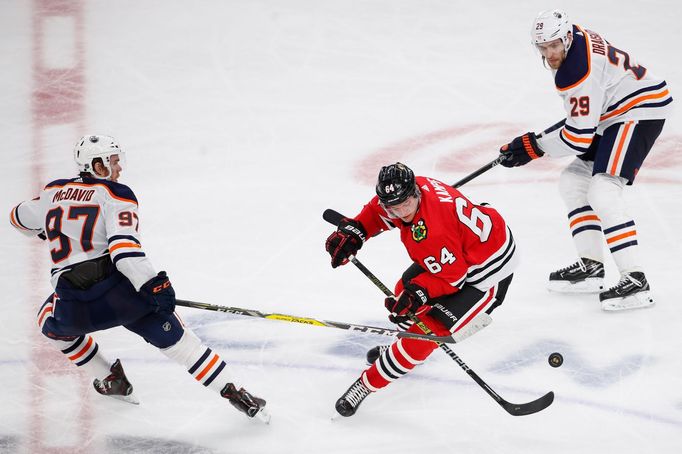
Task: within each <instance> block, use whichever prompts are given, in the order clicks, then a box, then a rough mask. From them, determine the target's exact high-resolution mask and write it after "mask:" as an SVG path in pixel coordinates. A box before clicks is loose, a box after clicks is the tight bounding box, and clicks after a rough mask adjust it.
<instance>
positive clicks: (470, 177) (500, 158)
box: [451, 119, 566, 188]
mask: <svg viewBox="0 0 682 454" xmlns="http://www.w3.org/2000/svg"><path fill="white" fill-rule="evenodd" d="M565 123H566V119H563V120H561V121H559V122H558V123H555V124H553V125H552V126H550V127H549V128H547V129H545V130H544V131H542V132H541V133H540V134H538V135H537V138H538V139H539V138H540V137H542V136H544V135H545V134H549V133H550V132H553V131H556V130H557V129H559V128H560V127H562V126H563V125H564V124H565ZM505 159H506V156H505V155H503V154H500V155H499V156H498V157H496V158H495V159H493V160H492V161H490V162H489V163H487V164H486V165H484V166H483V167H481V168H480V169H478V170H474V171H473V172H471V173H470V174H469V175H467V176H465V177H464V178H462V179H461V180H459V181H458V182H457V183H454V184H452V185H451V186H452V187H453V188H459V187H460V186H463V185H465V184H466V183H468V182H470V181H471V180H473V179H474V178H476V177H477V176H479V175H481V174H483V173H485V172H487V171H488V170H490V169H492V168H493V167H495V166H496V165H498V164H500V163H501V162H502V161H504V160H505Z"/></svg>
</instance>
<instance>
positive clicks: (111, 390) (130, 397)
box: [92, 359, 140, 405]
mask: <svg viewBox="0 0 682 454" xmlns="http://www.w3.org/2000/svg"><path fill="white" fill-rule="evenodd" d="M110 371H111V374H109V375H107V376H106V377H105V378H103V379H102V380H99V379H97V378H96V379H95V381H93V382H92V385H93V386H94V387H95V391H97V392H98V393H100V394H102V395H103V396H109V397H113V398H115V399H119V400H123V401H125V402H129V403H131V404H135V405H138V404H139V403H140V401H139V400H138V399H137V397H136V396H135V395H134V394H133V385H131V384H130V382H129V381H128V378H127V377H126V374H125V372H124V371H123V366H121V360H120V359H117V360H116V361H114V364H112V365H111V369H110Z"/></svg>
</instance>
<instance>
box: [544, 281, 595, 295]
mask: <svg viewBox="0 0 682 454" xmlns="http://www.w3.org/2000/svg"><path fill="white" fill-rule="evenodd" d="M547 290H549V291H550V292H556V293H600V292H603V291H604V279H601V278H588V279H585V280H584V281H580V282H576V283H575V284H572V283H571V282H568V281H549V282H548V283H547Z"/></svg>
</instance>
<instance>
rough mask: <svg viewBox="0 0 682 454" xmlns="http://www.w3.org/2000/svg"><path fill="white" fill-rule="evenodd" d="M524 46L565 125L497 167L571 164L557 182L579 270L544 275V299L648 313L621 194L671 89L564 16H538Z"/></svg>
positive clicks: (660, 121)
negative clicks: (609, 261)
mask: <svg viewBox="0 0 682 454" xmlns="http://www.w3.org/2000/svg"><path fill="white" fill-rule="evenodd" d="M531 36H532V41H533V44H534V45H535V46H536V48H537V50H538V52H539V53H540V55H541V56H542V61H543V63H544V64H546V65H547V66H548V67H549V69H550V70H551V75H552V78H553V81H554V85H555V87H556V89H557V93H558V94H559V96H560V97H561V98H562V100H563V103H564V109H565V110H566V119H565V120H564V121H563V122H562V123H557V125H555V127H550V128H548V129H547V130H546V131H545V133H543V134H542V137H539V136H536V135H535V134H534V133H532V132H529V133H526V134H523V135H522V136H519V137H516V138H515V139H514V140H512V141H511V142H510V143H509V144H506V145H504V146H503V147H502V149H501V152H502V153H503V154H504V155H506V160H505V161H502V163H501V164H502V165H503V166H505V167H518V166H522V165H526V164H528V163H529V162H530V161H532V160H534V159H537V158H540V157H542V156H544V155H545V154H547V155H549V156H550V157H561V156H570V155H572V156H576V157H575V159H574V160H573V162H571V164H569V165H568V167H566V168H565V169H564V170H563V172H562V173H561V177H560V179H559V192H560V193H561V197H562V198H563V200H564V203H565V205H566V212H567V213H568V226H569V228H570V230H571V235H572V237H573V243H574V246H575V249H576V252H577V254H578V261H577V262H575V263H573V264H572V265H569V266H567V267H564V268H561V269H559V270H557V271H554V272H552V273H550V275H549V289H550V290H553V291H558V292H567V293H599V301H600V302H601V307H602V309H603V310H605V311H621V310H629V309H637V308H644V307H650V306H652V305H653V304H654V300H653V298H652V296H651V292H650V287H649V282H648V281H647V278H646V276H645V274H644V271H643V269H642V266H641V262H640V260H639V257H638V249H639V245H638V239H637V229H636V226H635V221H634V219H633V218H632V216H631V215H630V214H629V210H628V203H627V201H626V200H625V197H624V195H623V192H624V188H625V187H626V186H629V185H632V184H633V183H634V181H635V177H636V176H637V173H638V172H639V169H640V168H641V167H642V165H643V164H644V160H645V159H646V157H647V155H648V154H649V151H650V150H651V148H652V146H653V145H654V142H655V141H656V139H657V138H658V136H659V134H660V133H661V131H662V129H663V125H664V123H665V119H666V118H668V116H669V115H670V109H671V104H672V101H673V99H672V97H671V95H670V92H669V91H668V85H667V83H666V82H665V80H663V79H661V78H659V77H656V76H654V75H653V74H652V73H651V71H650V70H648V69H647V68H646V67H644V66H642V65H640V64H636V63H635V59H634V58H633V56H632V55H630V54H628V53H627V52H625V51H624V50H622V49H618V48H616V47H614V46H613V45H612V41H607V40H606V39H605V38H604V37H602V36H601V35H600V34H599V33H597V32H595V31H592V30H589V29H586V28H583V27H581V26H579V25H577V24H572V23H571V22H569V20H568V16H567V15H566V13H565V12H563V11H560V10H553V11H543V12H541V13H540V14H539V15H538V16H537V17H536V18H535V20H534V21H533V25H532V28H531ZM604 240H606V244H607V245H608V248H609V252H610V255H611V257H613V260H614V261H615V262H616V266H617V267H618V271H619V272H620V280H619V281H618V283H617V284H616V285H615V286H613V287H611V288H609V289H607V290H605V289H604V265H603V264H604V252H603V244H604Z"/></svg>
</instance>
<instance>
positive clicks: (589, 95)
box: [538, 77, 604, 157]
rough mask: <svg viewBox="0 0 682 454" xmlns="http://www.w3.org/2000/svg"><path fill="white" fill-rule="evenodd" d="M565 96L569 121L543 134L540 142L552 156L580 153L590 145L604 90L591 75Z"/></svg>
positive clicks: (542, 148) (595, 131)
mask: <svg viewBox="0 0 682 454" xmlns="http://www.w3.org/2000/svg"><path fill="white" fill-rule="evenodd" d="M562 97H563V99H564V108H565V109H566V123H565V124H564V126H563V127H562V128H559V129H556V130H555V131H553V132H550V133H548V134H546V135H543V136H542V137H540V138H539V139H538V145H539V146H540V149H541V150H542V151H544V152H545V153H547V154H548V155H550V156H552V157H561V156H571V155H573V156H576V155H581V154H583V153H585V152H586V151H587V150H588V149H589V148H590V145H591V144H592V140H594V136H595V134H596V133H597V126H598V125H599V117H600V112H601V105H602V103H603V101H604V92H603V90H602V89H601V88H600V87H599V86H598V82H597V80H596V79H595V78H592V77H588V78H587V80H585V81H584V82H582V83H581V84H580V85H579V86H577V87H575V88H573V89H571V90H570V91H569V92H567V93H565V94H562Z"/></svg>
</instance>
